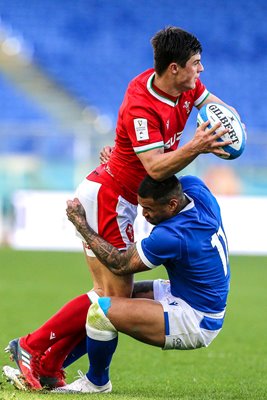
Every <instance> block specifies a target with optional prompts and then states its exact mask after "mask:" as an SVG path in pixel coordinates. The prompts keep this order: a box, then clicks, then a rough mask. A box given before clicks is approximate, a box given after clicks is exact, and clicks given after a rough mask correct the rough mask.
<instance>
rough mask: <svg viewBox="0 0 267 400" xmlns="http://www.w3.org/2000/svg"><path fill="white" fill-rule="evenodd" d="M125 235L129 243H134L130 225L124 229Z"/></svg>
mask: <svg viewBox="0 0 267 400" xmlns="http://www.w3.org/2000/svg"><path fill="white" fill-rule="evenodd" d="M126 235H127V236H128V239H129V240H130V242H132V243H133V242H134V230H133V226H132V224H128V225H127V228H126Z"/></svg>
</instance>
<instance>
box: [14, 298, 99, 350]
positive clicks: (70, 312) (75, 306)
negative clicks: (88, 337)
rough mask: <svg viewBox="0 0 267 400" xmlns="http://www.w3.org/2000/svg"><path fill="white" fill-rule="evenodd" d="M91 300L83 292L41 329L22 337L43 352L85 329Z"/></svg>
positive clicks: (24, 341) (32, 346)
mask: <svg viewBox="0 0 267 400" xmlns="http://www.w3.org/2000/svg"><path fill="white" fill-rule="evenodd" d="M90 304H91V302H90V300H89V297H88V296H87V294H82V295H81V296H78V297H76V298H75V299H73V300H71V301H69V302H68V303H67V304H65V305H64V306H63V307H62V308H61V309H60V310H59V311H58V312H57V313H56V314H55V315H53V316H52V317H51V318H50V319H49V320H48V321H46V322H45V323H44V324H43V325H42V326H41V327H40V328H39V329H37V330H36V331H34V332H33V333H30V334H29V335H28V336H24V337H23V338H22V343H21V344H23V343H25V344H26V346H28V347H29V348H30V349H32V350H36V351H40V352H41V353H43V352H44V351H46V350H47V349H48V348H49V347H51V346H52V345H53V344H54V343H56V342H57V341H59V340H60V339H62V338H64V337H66V336H70V335H75V336H76V335H77V334H79V333H80V332H81V331H85V323H86V316H87V312H88V308H89V306H90Z"/></svg>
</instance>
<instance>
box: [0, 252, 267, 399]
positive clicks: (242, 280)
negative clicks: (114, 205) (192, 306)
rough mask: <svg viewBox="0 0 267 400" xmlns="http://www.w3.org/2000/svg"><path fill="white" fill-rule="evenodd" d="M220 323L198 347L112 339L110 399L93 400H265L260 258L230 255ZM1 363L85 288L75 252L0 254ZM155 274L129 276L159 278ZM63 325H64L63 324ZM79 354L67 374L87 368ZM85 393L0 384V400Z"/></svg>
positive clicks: (266, 337)
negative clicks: (13, 345)
mask: <svg viewBox="0 0 267 400" xmlns="http://www.w3.org/2000/svg"><path fill="white" fill-rule="evenodd" d="M231 269H232V281H231V292H230V296H229V299H228V309H227V315H226V320H225V324H224V327H223V330H222V332H221V333H220V335H219V336H218V337H217V338H216V339H215V341H214V342H213V343H212V344H211V345H210V346H209V347H208V348H206V349H199V350H193V351H162V350H160V349H158V348H154V347H152V346H148V345H145V344H143V343H139V342H137V341H135V340H134V339H132V338H128V337H126V336H125V335H122V334H120V336H119V345H118V348H117V352H116V353H115V355H114V358H113V363H112V366H111V380H112V383H113V392H112V394H104V395H93V396H94V398H97V399H102V398H103V399H104V398H105V399H106V400H108V399H116V400H117V399H118V400H122V399H126V400H130V399H131V400H138V399H150V400H154V399H162V400H163V399H173V400H174V399H179V400H189V399H194V400H201V399H203V400H204V399H205V400H215V399H218V400H219V399H238V400H239V399H240V400H241V399H242V400H244V399H250V400H254V399H255V400H262V399H267V257H263V256H262V257H260V256H259V257H251V256H242V257H241V256H239V257H238V256H235V257H234V256H232V257H231ZM0 272H1V279H0V288H1V303H0V311H1V314H0V315H1V336H0V337H1V340H0V360H1V366H3V365H5V364H7V363H9V362H10V361H9V359H8V356H7V355H6V354H5V353H4V347H5V346H6V345H7V343H8V341H9V340H10V339H12V338H14V337H17V336H21V335H25V334H26V333H28V332H30V331H32V330H34V329H35V328H37V327H38V326H39V325H40V324H41V323H43V322H44V321H45V320H46V319H47V318H49V317H50V316H51V315H52V314H53V313H54V312H56V311H57V310H58V308H60V307H61V306H62V305H63V304H64V303H65V302H66V301H68V300H70V299H71V298H73V297H75V296H76V295H79V294H81V293H84V292H86V291H87V290H89V289H90V288H91V281H90V276H89V273H88V271H87V267H86V264H85V260H84V256H83V254H82V253H80V252H77V253H72V252H69V253H68V252H45V251H43V252H30V251H14V250H9V249H0ZM165 276H166V275H165V272H164V270H163V269H161V268H159V269H157V270H155V271H151V272H147V273H142V274H138V275H137V276H136V278H137V279H138V280H141V279H153V278H156V277H165ZM70 323H71V321H70ZM87 366H88V364H87V359H86V357H83V358H82V359H80V360H79V361H78V362H76V364H74V365H72V366H71V367H69V368H68V369H67V371H68V374H67V380H68V381H69V382H70V381H72V380H73V379H74V378H75V376H76V375H77V370H78V369H81V370H83V372H86V371H87ZM85 396H86V397H88V395H53V394H41V393H30V392H27V393H26V392H25V393H24V392H19V391H17V390H15V389H14V388H13V386H11V385H10V384H8V383H6V382H5V381H4V380H3V379H1V385H0V400H5V399H13V400H14V399H15V400H29V399H36V400H37V399H38V400H39V399H45V398H53V399H55V400H59V399H60V400H66V399H84V398H85Z"/></svg>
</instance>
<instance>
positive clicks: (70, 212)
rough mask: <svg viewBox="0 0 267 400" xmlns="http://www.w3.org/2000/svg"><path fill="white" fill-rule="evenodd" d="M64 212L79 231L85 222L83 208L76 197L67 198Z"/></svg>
mask: <svg viewBox="0 0 267 400" xmlns="http://www.w3.org/2000/svg"><path fill="white" fill-rule="evenodd" d="M66 214H67V217H68V219H69V221H71V222H72V223H73V225H74V226H75V227H76V229H77V231H80V229H81V228H82V227H84V226H85V225H86V224H87V222H86V215H85V210H84V208H83V206H82V204H81V203H80V201H79V199H77V198H75V199H74V200H67V208H66Z"/></svg>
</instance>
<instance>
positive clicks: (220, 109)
mask: <svg viewBox="0 0 267 400" xmlns="http://www.w3.org/2000/svg"><path fill="white" fill-rule="evenodd" d="M208 120H209V121H210V124H209V126H208V128H212V127H213V126H214V125H215V124H217V123H218V122H221V124H222V125H221V126H220V128H219V129H218V130H217V131H216V132H219V131H220V130H223V129H229V131H228V132H227V133H225V134H224V135H223V136H221V137H220V138H219V139H218V142H223V141H226V140H232V142H233V143H232V144H230V145H227V146H224V147H223V149H224V150H225V151H226V152H227V153H229V154H230V156H223V155H217V154H216V155H217V156H218V157H220V158H224V159H227V160H233V159H235V158H237V157H239V156H241V154H242V153H243V151H244V149H245V145H246V131H245V128H244V127H243V126H242V124H241V121H240V118H239V117H238V115H236V114H235V113H234V112H233V111H232V110H231V109H230V108H228V107H227V106H225V105H223V104H219V103H208V104H205V105H204V106H203V107H201V109H200V110H199V112H198V115H197V124H198V125H200V124H202V123H203V122H206V121H208Z"/></svg>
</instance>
